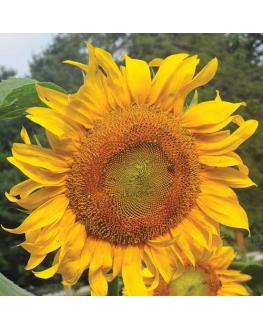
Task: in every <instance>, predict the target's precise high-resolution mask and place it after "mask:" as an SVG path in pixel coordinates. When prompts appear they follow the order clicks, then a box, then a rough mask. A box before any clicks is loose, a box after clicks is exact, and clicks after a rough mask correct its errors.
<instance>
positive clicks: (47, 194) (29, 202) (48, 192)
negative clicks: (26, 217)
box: [5, 187, 66, 210]
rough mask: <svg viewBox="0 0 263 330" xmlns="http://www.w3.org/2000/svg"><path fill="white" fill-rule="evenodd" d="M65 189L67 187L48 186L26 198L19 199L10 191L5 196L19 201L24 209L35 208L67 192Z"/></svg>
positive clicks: (13, 200)
mask: <svg viewBox="0 0 263 330" xmlns="http://www.w3.org/2000/svg"><path fill="white" fill-rule="evenodd" d="M65 190H66V188H65V187H46V188H42V189H40V190H38V191H36V192H34V193H32V194H31V195H29V196H27V197H25V198H20V199H18V198H16V197H13V196H12V195H10V194H8V193H5V196H6V197H7V199H8V200H9V201H10V202H13V203H17V204H18V205H19V206H21V207H23V208H24V209H28V210H33V209H35V208H37V207H39V206H40V205H41V204H44V203H45V202H46V201H48V200H49V199H52V198H53V197H55V196H57V195H59V194H61V193H63V192H65Z"/></svg>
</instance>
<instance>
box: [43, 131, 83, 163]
mask: <svg viewBox="0 0 263 330" xmlns="http://www.w3.org/2000/svg"><path fill="white" fill-rule="evenodd" d="M46 136H47V139H48V142H49V145H50V147H51V148H52V149H53V150H54V152H56V153H58V154H60V155H62V156H64V157H65V158H66V159H67V158H69V159H72V154H73V153H74V152H76V151H77V150H78V147H79V144H80V143H79V142H78V141H75V140H72V139H70V138H60V137H58V136H56V135H54V134H52V133H51V132H49V131H47V130H46Z"/></svg>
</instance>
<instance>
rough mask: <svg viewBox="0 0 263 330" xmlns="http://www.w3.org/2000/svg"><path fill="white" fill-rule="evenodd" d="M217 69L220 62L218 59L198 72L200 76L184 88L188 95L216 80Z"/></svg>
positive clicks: (214, 59)
mask: <svg viewBox="0 0 263 330" xmlns="http://www.w3.org/2000/svg"><path fill="white" fill-rule="evenodd" d="M217 67H218V60H217V58H213V59H212V60H211V61H210V62H208V63H207V64H206V65H205V66H204V67H203V69H202V70H201V71H200V72H198V74H197V75H196V76H195V77H194V78H193V79H192V81H191V82H189V83H188V84H187V85H186V86H184V91H185V92H186V93H187V94H188V93H189V92H191V91H192V90H193V89H196V88H198V87H200V86H203V85H205V84H207V83H208V82H209V81H210V80H212V79H213V78H214V76H215V74H216V71H217Z"/></svg>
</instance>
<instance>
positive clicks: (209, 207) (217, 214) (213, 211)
mask: <svg viewBox="0 0 263 330" xmlns="http://www.w3.org/2000/svg"><path fill="white" fill-rule="evenodd" d="M197 205H198V206H199V207H200V208H201V209H202V211H203V212H205V213H206V214H207V215H208V216H209V217H211V218H212V219H213V220H215V221H217V222H219V223H221V224H223V225H226V226H229V227H234V228H243V229H246V230H249V227H248V218H247V215H246V212H245V211H244V209H243V208H242V207H241V206H240V205H239V203H238V201H237V200H234V199H232V198H229V197H222V196H215V195H208V194H200V195H199V197H198V199H197Z"/></svg>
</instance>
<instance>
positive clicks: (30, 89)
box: [0, 78, 65, 120]
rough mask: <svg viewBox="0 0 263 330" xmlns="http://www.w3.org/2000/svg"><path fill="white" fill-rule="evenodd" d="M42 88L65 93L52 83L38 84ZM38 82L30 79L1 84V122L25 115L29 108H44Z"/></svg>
mask: <svg viewBox="0 0 263 330" xmlns="http://www.w3.org/2000/svg"><path fill="white" fill-rule="evenodd" d="M38 83H39V84H40V85H41V86H44V87H48V88H51V89H55V90H58V91H60V92H65V91H64V90H63V89H62V88H61V87H59V86H57V85H56V84H54V83H51V82H38ZM35 84H36V81H35V80H33V79H29V78H12V79H9V80H4V81H2V82H1V83H0V120H3V119H12V118H16V117H19V116H22V115H24V113H25V110H26V109H27V108H29V107H39V106H40V107H41V106H44V104H43V102H42V101H41V100H40V99H39V98H38V95H37V91H36V88H35Z"/></svg>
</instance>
